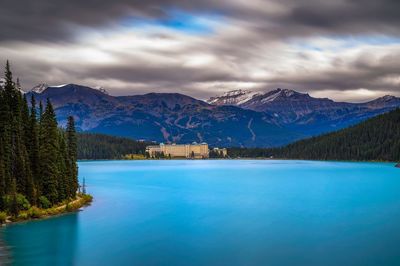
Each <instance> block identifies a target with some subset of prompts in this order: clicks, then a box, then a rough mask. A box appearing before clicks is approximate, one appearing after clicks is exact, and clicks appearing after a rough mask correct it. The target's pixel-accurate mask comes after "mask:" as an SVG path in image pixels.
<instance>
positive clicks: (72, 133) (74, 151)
mask: <svg viewBox="0 0 400 266" xmlns="http://www.w3.org/2000/svg"><path fill="white" fill-rule="evenodd" d="M66 133H67V150H68V159H69V160H68V162H69V165H68V166H69V167H68V169H69V170H70V173H69V182H68V183H69V193H68V194H69V196H70V197H74V196H75V194H76V191H77V190H78V165H77V163H76V161H77V157H78V147H77V145H78V140H77V137H76V129H75V121H74V117H73V116H70V117H68V123H67V129H66Z"/></svg>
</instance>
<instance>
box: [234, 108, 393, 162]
mask: <svg viewBox="0 0 400 266" xmlns="http://www.w3.org/2000/svg"><path fill="white" fill-rule="evenodd" d="M229 155H230V156H232V157H270V156H273V157H275V158H287V159H307V160H362V161H371V160H377V161H400V109H397V110H395V111H392V112H390V113H387V114H383V115H380V116H377V117H375V118H372V119H369V120H367V121H365V122H363V123H360V124H358V125H355V126H352V127H350V128H347V129H343V130H340V131H337V132H333V133H330V134H326V135H322V136H319V137H314V138H310V139H306V140H301V141H298V142H295V143H293V144H290V145H287V146H285V147H282V148H277V149H229Z"/></svg>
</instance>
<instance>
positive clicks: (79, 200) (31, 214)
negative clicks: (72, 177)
mask: <svg viewBox="0 0 400 266" xmlns="http://www.w3.org/2000/svg"><path fill="white" fill-rule="evenodd" d="M92 200H93V197H92V196H91V195H88V194H85V195H83V194H78V195H77V196H76V198H75V199H73V200H69V201H64V202H62V203H60V204H59V205H56V206H53V207H51V208H48V209H42V208H38V207H36V206H32V207H30V208H29V209H27V210H23V211H20V212H19V213H18V215H17V216H10V215H8V214H7V213H5V212H0V224H8V223H15V222H22V221H28V220H35V219H43V218H47V217H51V216H55V215H60V214H63V213H68V212H74V211H77V210H79V209H80V208H82V207H84V206H87V205H89V204H90V203H91V202H92Z"/></svg>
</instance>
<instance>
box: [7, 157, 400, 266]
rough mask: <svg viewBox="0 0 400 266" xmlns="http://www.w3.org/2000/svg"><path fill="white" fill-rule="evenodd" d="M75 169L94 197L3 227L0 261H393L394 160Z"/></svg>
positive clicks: (396, 233)
mask: <svg viewBox="0 0 400 266" xmlns="http://www.w3.org/2000/svg"><path fill="white" fill-rule="evenodd" d="M79 175H80V178H82V177H85V179H86V183H87V191H88V192H89V193H91V194H92V195H93V196H94V202H93V204H92V205H91V206H90V207H87V208H85V209H83V211H81V212H77V213H73V214H67V215H63V216H59V217H55V218H50V219H46V220H42V221H34V222H27V223H22V224H15V225H11V226H6V227H3V228H2V229H0V248H1V249H0V254H1V257H0V259H1V260H2V262H3V264H7V262H8V263H10V264H12V265H96V266H98V265H146V266H147V265H185V266H187V265H288V266H294V265H307V266H312V265H324V266H326V265H363V266H365V265H385V266H389V265H400V245H399V243H400V169H396V168H395V167H394V164H390V163H337V162H312V161H273V160H265V161H263V160H243V161H238V160H221V161H218V160H216V161H213V160H199V161H183V160H182V161H168V160H165V161H95V162H80V163H79ZM0 264H1V263H0Z"/></svg>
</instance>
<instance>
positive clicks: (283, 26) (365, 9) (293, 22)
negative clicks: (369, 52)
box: [0, 0, 400, 41]
mask: <svg viewBox="0 0 400 266" xmlns="http://www.w3.org/2000/svg"><path fill="white" fill-rule="evenodd" d="M238 2H239V3H240V1H238ZM246 2H247V3H246ZM246 2H243V3H240V4H239V3H236V1H204V0H197V1H196V0H195V1H183V0H146V1H143V0H114V1H109V0H85V1H80V0H70V1H64V0H39V1H31V0H19V1H15V0H3V1H2V2H1V9H0V40H3V41H4V40H61V39H66V38H72V37H73V27H74V26H77V25H78V26H83V27H101V26H104V25H107V24H112V23H115V22H116V21H118V20H119V19H122V18H124V17H125V16H147V17H157V18H165V17H167V16H168V14H167V12H166V10H168V9H169V8H178V9H184V10H187V11H191V12H202V11H211V12H220V13H222V14H224V15H226V16H228V17H232V18H234V19H238V20H244V21H247V22H249V23H254V27H255V29H257V28H258V29H259V30H260V31H261V32H262V31H268V32H269V33H270V34H271V33H275V34H277V35H301V34H304V33H305V34H313V33H317V32H318V31H321V32H328V33H341V34H347V33H352V34H354V33H355V34H358V33H360V32H381V31H382V30H384V31H387V32H388V33H393V34H399V32H400V30H399V29H400V27H399V26H400V16H399V15H398V14H399V12H400V1H397V0H348V1H343V0H338V1H336V0H335V1H328V0H326V1H320V0H303V1H298V0H280V1H257V2H255V3H254V4H252V1H246ZM256 5H260V7H259V8H257V6H256ZM269 5H272V7H271V8H269ZM274 6H277V9H278V10H276V11H275V9H274ZM271 23H273V24H274V26H273V27H271V26H270V24H271Z"/></svg>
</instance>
